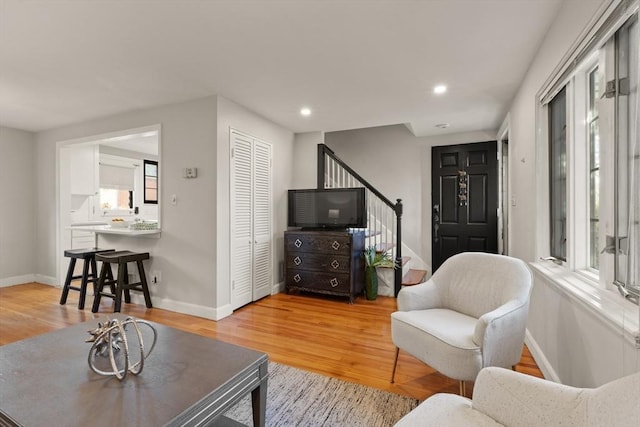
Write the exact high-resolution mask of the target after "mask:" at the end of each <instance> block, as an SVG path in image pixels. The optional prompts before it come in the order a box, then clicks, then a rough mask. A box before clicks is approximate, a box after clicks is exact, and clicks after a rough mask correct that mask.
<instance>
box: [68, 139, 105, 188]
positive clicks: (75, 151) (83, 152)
mask: <svg viewBox="0 0 640 427" xmlns="http://www.w3.org/2000/svg"><path fill="white" fill-rule="evenodd" d="M69 152H70V162H69V163H70V170H69V177H70V186H71V187H70V190H71V194H73V195H87V196H93V195H94V194H96V192H97V191H98V186H97V178H98V158H99V157H98V146H97V145H86V146H85V145H79V146H74V147H72V148H71V149H70V150H69Z"/></svg>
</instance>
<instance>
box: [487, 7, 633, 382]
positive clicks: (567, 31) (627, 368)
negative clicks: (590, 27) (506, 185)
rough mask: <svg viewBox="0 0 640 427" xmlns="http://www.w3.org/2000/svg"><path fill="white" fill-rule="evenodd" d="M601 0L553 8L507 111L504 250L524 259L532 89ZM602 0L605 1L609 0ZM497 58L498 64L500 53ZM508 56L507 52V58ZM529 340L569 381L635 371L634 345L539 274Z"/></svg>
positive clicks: (528, 248) (531, 213)
mask: <svg viewBox="0 0 640 427" xmlns="http://www.w3.org/2000/svg"><path fill="white" fill-rule="evenodd" d="M601 3H604V2H603V1H601V0H567V1H565V2H564V3H563V5H562V7H561V9H560V10H559V13H558V16H557V18H556V20H555V22H554V23H553V24H552V26H551V28H550V29H549V31H548V33H547V36H546V38H545V40H544V41H543V43H542V45H541V47H540V49H539V51H538V53H537V55H536V57H535V58H534V60H533V61H532V64H531V66H530V69H529V71H528V72H527V75H526V77H525V79H524V81H523V83H522V85H521V87H520V89H519V91H518V93H517V95H516V97H515V98H514V101H513V104H512V105H511V107H510V109H509V116H510V117H509V118H510V120H509V121H510V138H509V151H510V167H509V170H510V173H511V177H510V178H511V179H510V188H511V198H515V199H516V206H515V207H511V212H510V215H511V217H510V229H511V234H510V236H509V242H510V253H511V255H514V256H516V257H519V258H522V259H525V260H527V261H534V260H535V256H536V246H535V242H536V235H537V233H544V232H545V230H540V229H537V228H536V226H537V224H536V212H538V213H539V214H543V215H544V214H546V213H547V212H548V208H547V207H546V206H536V190H537V189H536V168H537V167H538V166H540V167H542V165H543V164H544V162H546V161H547V160H546V159H539V162H540V163H536V121H535V120H536V109H537V103H536V99H535V97H536V93H537V92H538V91H539V90H540V89H541V88H542V86H543V84H544V82H545V81H546V80H547V78H548V77H549V76H550V75H551V74H552V72H553V70H554V68H555V67H556V66H557V65H558V64H559V63H560V61H561V59H562V57H563V56H564V55H565V53H566V52H567V51H568V50H569V48H570V46H571V45H572V44H573V43H574V42H575V41H576V40H577V39H578V37H579V35H580V33H581V32H582V31H583V29H584V28H585V27H586V25H587V24H588V23H589V21H590V20H591V18H592V17H593V16H594V14H595V13H596V11H597V10H598V8H599V6H600V4H601ZM607 3H608V2H607ZM497 55H498V56H497V58H496V61H497V62H499V61H500V60H501V59H500V58H499V52H497ZM505 60H508V58H505ZM528 331H529V334H530V335H529V338H528V343H529V346H530V348H531V349H532V351H533V352H534V357H535V358H536V360H537V361H538V363H539V364H541V365H543V366H542V367H543V371H544V370H545V369H546V370H547V372H548V373H549V374H550V375H551V377H554V378H555V379H558V380H560V381H562V382H563V383H567V384H571V385H575V386H597V385H600V384H602V383H603V382H606V381H609V380H611V379H613V378H617V377H619V376H622V375H624V374H625V373H628V372H633V371H635V370H639V369H640V361H639V357H638V351H637V350H636V349H634V348H633V346H632V345H631V344H630V343H629V342H628V341H626V340H624V339H623V338H622V331H621V330H616V329H614V328H611V327H609V326H607V325H606V324H605V323H604V322H603V321H602V320H601V319H599V318H598V316H595V315H594V314H593V312H592V311H591V310H588V309H586V308H585V307H583V306H581V305H580V304H579V303H577V302H576V301H575V300H574V299H572V298H569V297H568V296H567V295H566V294H565V293H564V292H562V291H560V290H558V288H556V287H554V286H553V285H552V284H550V283H549V282H547V281H546V280H543V279H541V276H540V275H539V274H536V275H535V277H534V289H533V293H532V296H531V308H530V313H529V322H528Z"/></svg>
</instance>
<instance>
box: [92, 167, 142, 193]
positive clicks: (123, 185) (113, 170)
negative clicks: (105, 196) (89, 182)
mask: <svg viewBox="0 0 640 427" xmlns="http://www.w3.org/2000/svg"><path fill="white" fill-rule="evenodd" d="M134 177H135V168H134V167H127V166H115V165H107V164H103V163H100V188H112V189H116V190H130V191H133V189H134Z"/></svg>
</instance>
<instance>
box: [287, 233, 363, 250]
mask: <svg viewBox="0 0 640 427" xmlns="http://www.w3.org/2000/svg"><path fill="white" fill-rule="evenodd" d="M285 242H286V243H285V244H286V249H287V251H291V252H294V251H303V252H322V253H341V254H347V253H349V252H351V236H350V235H348V234H343V235H339V234H330V233H326V235H323V233H313V234H312V233H288V234H287V238H286V239H285Z"/></svg>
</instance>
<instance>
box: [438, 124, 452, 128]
mask: <svg viewBox="0 0 640 427" xmlns="http://www.w3.org/2000/svg"><path fill="white" fill-rule="evenodd" d="M449 126H451V125H450V124H449V123H438V124H437V125H436V127H437V128H440V129H446V128H448V127H449Z"/></svg>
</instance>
